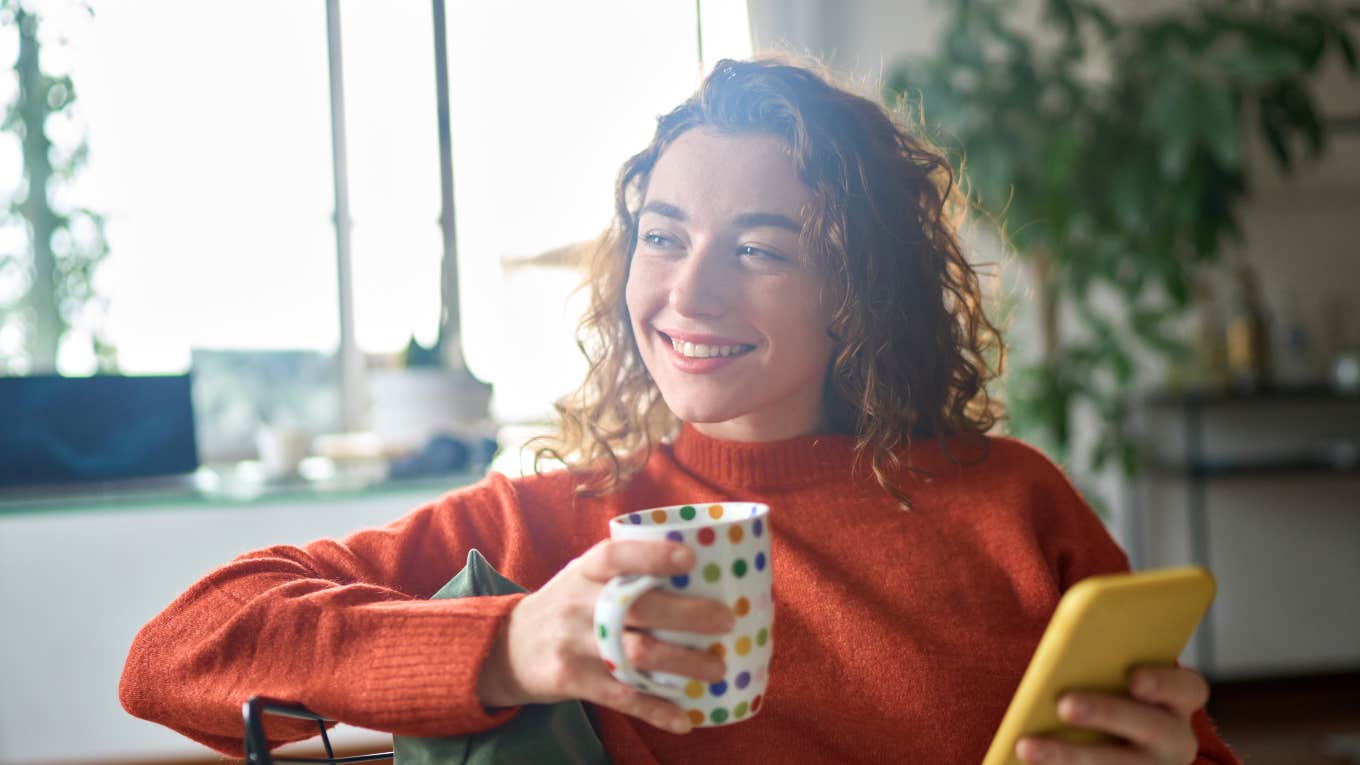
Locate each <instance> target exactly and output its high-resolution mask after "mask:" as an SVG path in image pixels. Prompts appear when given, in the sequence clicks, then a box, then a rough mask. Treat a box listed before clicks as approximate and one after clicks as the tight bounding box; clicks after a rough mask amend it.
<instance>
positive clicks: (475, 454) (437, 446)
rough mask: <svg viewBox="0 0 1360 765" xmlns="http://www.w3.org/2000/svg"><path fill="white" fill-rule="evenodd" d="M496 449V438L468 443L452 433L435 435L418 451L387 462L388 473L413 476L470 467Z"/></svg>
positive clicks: (484, 461) (482, 462) (484, 462)
mask: <svg viewBox="0 0 1360 765" xmlns="http://www.w3.org/2000/svg"><path fill="white" fill-rule="evenodd" d="M496 449H497V444H496V441H495V440H494V439H490V438H480V439H477V441H476V442H475V443H473V444H469V443H467V442H466V441H464V440H462V439H460V438H457V437H455V436H450V435H437V436H434V437H433V438H431V439H430V440H429V441H427V442H426V443H425V446H424V447H422V448H421V450H420V451H419V452H418V453H416V454H413V455H411V456H410V457H402V458H400V459H395V460H392V461H391V462H390V463H388V466H387V468H388V475H389V476H391V477H392V478H415V477H418V476H426V475H444V474H447V473H457V472H460V471H465V470H471V469H473V468H478V467H482V466H485V465H487V464H488V463H490V462H491V458H492V457H494V456H495V454H496Z"/></svg>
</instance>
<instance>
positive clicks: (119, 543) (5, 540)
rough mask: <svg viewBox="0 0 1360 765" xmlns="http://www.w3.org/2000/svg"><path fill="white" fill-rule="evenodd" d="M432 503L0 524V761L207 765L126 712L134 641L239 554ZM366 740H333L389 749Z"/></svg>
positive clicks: (2, 517)
mask: <svg viewBox="0 0 1360 765" xmlns="http://www.w3.org/2000/svg"><path fill="white" fill-rule="evenodd" d="M437 494H438V491H437V490H434V489H429V488H426V489H424V490H421V491H414V490H408V491H406V492H390V493H376V494H365V495H354V496H350V497H340V496H331V497H327V496H318V497H316V498H315V499H311V500H299V499H292V500H289V501H276V502H269V501H260V502H256V503H251V504H230V503H225V504H217V505H214V504H211V503H208V502H202V503H197V504H184V505H167V506H159V507H151V508H148V509H144V510H139V509H129V508H125V507H124V508H116V507H115V508H100V507H93V508H91V509H87V510H76V511H69V512H68V511H41V512H31V513H11V514H0V604H2V605H0V609H2V610H0V678H3V680H0V763H3V764H4V765H16V764H17V763H57V762H61V763H77V762H82V761H95V760H122V761H127V762H132V761H136V762H152V761H154V760H155V759H158V758H171V757H195V756H198V757H204V756H206V757H211V756H212V753H211V752H210V750H208V749H205V748H203V747H201V746H199V745H197V744H195V743H193V742H192V741H189V740H188V739H186V738H183V737H181V736H180V735H178V734H176V733H173V732H172V731H170V730H169V729H167V728H163V727H161V726H158V725H154V724H152V723H149V722H145V721H143V720H139V719H137V718H134V717H132V716H130V715H128V714H127V713H126V712H124V711H123V708H122V706H121V705H120V704H119V702H118V679H119V677H120V675H121V673H122V668H123V661H124V659H125V658H126V657H127V650H128V646H129V645H131V643H132V638H133V636H134V635H135V634H136V632H137V630H138V629H140V628H141V626H142V625H143V624H145V623H146V622H147V621H148V620H150V619H151V617H152V616H154V615H155V614H156V613H158V612H159V611H160V610H161V609H163V608H165V606H166V605H168V604H169V603H170V601H171V600H173V599H174V598H175V596H177V595H178V594H179V593H180V592H182V591H183V590H185V589H186V588H187V587H188V586H189V585H190V584H192V583H193V582H194V581H196V580H197V579H199V578H200V577H202V576H203V575H204V574H205V573H207V572H208V571H209V570H211V569H212V568H214V567H216V566H218V565H220V564H222V563H225V562H227V561H228V560H230V559H231V558H232V557H234V556H236V555H238V554H240V553H242V552H246V551H248V550H253V549H257V548H261V547H266V546H268V545H271V544H297V543H302V542H306V541H308V540H311V539H315V538H318V537H336V536H343V535H344V534H345V533H347V532H349V531H352V530H355V529H359V528H362V527H366V526H373V525H377V524H381V523H385V522H387V521H389V520H392V519H394V518H396V517H398V516H399V515H401V514H403V513H404V512H406V511H407V510H410V509H413V508H414V507H416V506H417V505H419V504H420V503H422V502H425V501H428V500H429V499H432V498H433V497H435V496H437ZM375 736H377V734H373V733H371V732H361V731H358V730H357V729H350V730H349V731H346V732H345V733H342V734H340V737H339V738H338V739H337V740H338V741H342V742H343V741H356V740H357V741H362V742H364V743H365V744H367V743H368V742H369V741H373V742H374V743H375V744H376V746H374V748H373V749H372V751H378V750H379V749H378V747H390V745H391V738H390V737H376V738H375Z"/></svg>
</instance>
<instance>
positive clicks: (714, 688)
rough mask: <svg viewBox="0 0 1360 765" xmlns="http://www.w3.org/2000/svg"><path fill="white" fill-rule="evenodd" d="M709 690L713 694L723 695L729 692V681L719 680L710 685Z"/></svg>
mask: <svg viewBox="0 0 1360 765" xmlns="http://www.w3.org/2000/svg"><path fill="white" fill-rule="evenodd" d="M708 692H709V693H711V694H713V695H714V696H721V695H723V694H724V693H727V681H726V680H719V681H718V682H716V683H714V684H712V685H710V686H708Z"/></svg>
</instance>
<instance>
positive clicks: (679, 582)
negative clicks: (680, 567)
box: [671, 574, 689, 590]
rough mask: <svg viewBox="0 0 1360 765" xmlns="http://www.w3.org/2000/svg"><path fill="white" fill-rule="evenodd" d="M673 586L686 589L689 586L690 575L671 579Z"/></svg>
mask: <svg viewBox="0 0 1360 765" xmlns="http://www.w3.org/2000/svg"><path fill="white" fill-rule="evenodd" d="M671 586H673V587H675V588H677V589H681V590H683V589H685V588H686V587H688V586H689V574H678V575H676V576H673V577H671Z"/></svg>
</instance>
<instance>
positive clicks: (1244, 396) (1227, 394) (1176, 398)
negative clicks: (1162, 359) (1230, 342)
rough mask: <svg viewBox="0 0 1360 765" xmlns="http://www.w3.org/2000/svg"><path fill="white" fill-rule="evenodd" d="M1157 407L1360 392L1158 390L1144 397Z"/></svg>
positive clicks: (1297, 400)
mask: <svg viewBox="0 0 1360 765" xmlns="http://www.w3.org/2000/svg"><path fill="white" fill-rule="evenodd" d="M1143 401H1144V403H1146V404H1148V405H1151V406H1160V407H1169V406H1176V407H1200V408H1203V407H1210V406H1242V405H1259V404H1360V392H1355V393H1345V392H1342V391H1338V390H1336V389H1335V388H1331V387H1328V386H1325V385H1307V386H1296V387H1281V388H1265V389H1262V390H1259V391H1252V392H1245V391H1236V390H1189V391H1177V392H1172V391H1158V392H1156V393H1151V394H1149V395H1147V396H1145V397H1144V398H1143Z"/></svg>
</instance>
